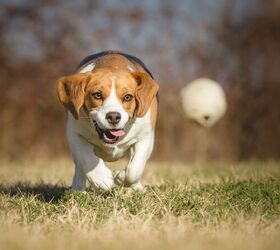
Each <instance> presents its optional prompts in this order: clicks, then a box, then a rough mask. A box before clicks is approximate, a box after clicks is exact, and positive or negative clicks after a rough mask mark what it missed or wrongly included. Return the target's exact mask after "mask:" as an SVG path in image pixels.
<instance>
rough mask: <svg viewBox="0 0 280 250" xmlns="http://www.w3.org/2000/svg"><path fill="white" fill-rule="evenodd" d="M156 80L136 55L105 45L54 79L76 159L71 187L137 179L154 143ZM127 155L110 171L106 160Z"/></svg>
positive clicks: (136, 182) (134, 183)
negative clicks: (118, 167) (70, 71)
mask: <svg viewBox="0 0 280 250" xmlns="http://www.w3.org/2000/svg"><path fill="white" fill-rule="evenodd" d="M157 92H158V84H157V83H156V82H155V80H154V79H153V78H152V75H151V74H150V72H149V71H148V70H147V69H146V68H145V65H144V64H143V63H142V62H141V61H140V60H139V59H137V58H135V57H133V56H130V55H127V54H123V53H120V52H113V51H105V52H102V53H99V54H95V55H93V56H90V57H87V58H85V59H84V60H83V61H82V62H81V64H80V65H79V68H78V70H77V72H76V73H75V74H73V75H69V76H65V77H62V78H60V79H59V80H58V85H57V93H58V97H59V99H60V101H61V103H62V104H63V105H64V106H65V107H66V108H67V110H68V122H67V133H66V134H67V140H68V144H69V147H70V151H71V153H72V156H73V159H74V163H75V174H74V177H73V183H72V189H73V190H85V187H86V181H87V180H88V181H89V182H90V183H91V184H92V185H93V186H94V187H96V188H98V189H102V190H110V189H111V188H113V187H114V186H115V185H124V186H125V187H130V188H132V189H135V190H142V189H143V186H142V184H141V182H140V179H141V176H142V174H143V171H144V168H145V164H146V161H147V160H148V158H149V157H150V154H151V152H152V149H153V144H154V128H155V123H156V115H157ZM125 155H128V156H129V159H130V160H129V163H128V165H127V166H126V168H125V169H123V170H121V171H118V172H116V173H113V172H112V171H111V170H110V169H109V168H108V167H107V166H106V164H105V161H116V160H118V159H120V158H122V157H123V156H125Z"/></svg>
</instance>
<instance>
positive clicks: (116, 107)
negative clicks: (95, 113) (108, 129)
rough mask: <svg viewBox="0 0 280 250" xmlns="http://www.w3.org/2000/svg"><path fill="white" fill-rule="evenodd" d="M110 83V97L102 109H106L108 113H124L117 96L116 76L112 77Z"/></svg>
mask: <svg viewBox="0 0 280 250" xmlns="http://www.w3.org/2000/svg"><path fill="white" fill-rule="evenodd" d="M111 81H112V86H111V91H110V95H109V96H108V98H107V99H106V100H105V102H104V108H105V109H108V110H109V112H112V111H116V112H120V113H121V112H123V111H124V109H123V106H122V103H121V101H120V99H119V98H118V96H117V91H116V76H112V77H111Z"/></svg>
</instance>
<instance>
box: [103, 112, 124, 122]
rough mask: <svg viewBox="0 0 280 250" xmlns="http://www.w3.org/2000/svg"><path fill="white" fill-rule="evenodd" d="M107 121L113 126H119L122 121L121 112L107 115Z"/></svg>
mask: <svg viewBox="0 0 280 250" xmlns="http://www.w3.org/2000/svg"><path fill="white" fill-rule="evenodd" d="M106 120H107V121H108V122H109V123H110V124H112V125H117V124H118V123H119V122H120V120H121V114H120V113H119V112H109V113H107V114H106Z"/></svg>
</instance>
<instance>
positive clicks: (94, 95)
mask: <svg viewBox="0 0 280 250" xmlns="http://www.w3.org/2000/svg"><path fill="white" fill-rule="evenodd" d="M91 95H92V96H93V97H94V98H95V99H97V100H99V99H102V94H101V93H100V92H95V93H92V94H91Z"/></svg>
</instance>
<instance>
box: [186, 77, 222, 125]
mask: <svg viewBox="0 0 280 250" xmlns="http://www.w3.org/2000/svg"><path fill="white" fill-rule="evenodd" d="M181 97H182V104H183V109H184V111H185V113H186V115H187V117H188V118H189V119H191V120H194V121H196V122H198V123H199V124H200V125H202V126H204V127H211V126H212V125H214V124H215V123H216V122H217V121H218V120H219V119H220V118H221V117H222V116H223V115H224V114H225V112H226V107H227V104H226V96H225V93H224V91H223V89H222V87H221V86H220V85H219V84H218V83H217V82H215V81H212V80H210V79H207V78H199V79H196V80H194V81H192V82H191V83H189V84H188V85H187V86H186V87H184V88H183V89H182V90H181Z"/></svg>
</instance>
